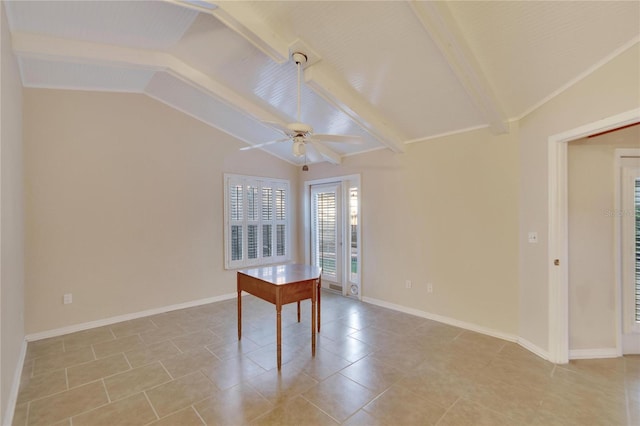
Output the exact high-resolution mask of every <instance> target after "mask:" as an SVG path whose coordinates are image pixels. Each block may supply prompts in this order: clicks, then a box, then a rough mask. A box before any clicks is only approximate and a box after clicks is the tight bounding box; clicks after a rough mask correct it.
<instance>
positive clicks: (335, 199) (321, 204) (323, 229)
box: [311, 183, 343, 291]
mask: <svg viewBox="0 0 640 426" xmlns="http://www.w3.org/2000/svg"><path fill="white" fill-rule="evenodd" d="M341 204H342V197H341V185H340V184H339V183H331V184H322V185H312V186H311V263H312V264H313V265H316V266H318V267H320V268H322V284H323V287H329V288H332V289H334V290H338V291H342V284H343V283H342V276H343V275H342V258H343V253H342V247H343V244H342V228H343V225H342V211H341Z"/></svg>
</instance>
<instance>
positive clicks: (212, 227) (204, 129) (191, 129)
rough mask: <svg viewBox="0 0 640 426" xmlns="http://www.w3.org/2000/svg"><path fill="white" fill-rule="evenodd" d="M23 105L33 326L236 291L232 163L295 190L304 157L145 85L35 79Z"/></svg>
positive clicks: (240, 170) (30, 330)
mask: <svg viewBox="0 0 640 426" xmlns="http://www.w3.org/2000/svg"><path fill="white" fill-rule="evenodd" d="M24 111H25V112H24V114H25V130H24V138H25V169H26V170H25V174H26V196H27V201H26V228H27V234H26V236H27V239H26V253H27V269H26V270H27V274H26V306H27V315H26V318H27V319H26V329H27V333H36V332H42V331H45V330H50V329H56V328H60V327H64V326H69V325H74V324H79V323H83V322H88V321H92V320H98V319H102V318H109V317H113V316H117V315H122V314H127V313H135V312H140V311H144V310H147V309H152V308H160V307H163V306H169V305H174V304H178V303H182V302H189V301H194V300H199V299H203V298H208V297H214V296H220V295H225V294H230V293H233V292H234V291H235V273H234V272H233V271H225V270H224V269H223V265H224V249H223V199H224V198H223V173H225V172H233V173H244V174H251V175H258V176H272V177H278V178H284V179H290V180H291V181H292V183H293V188H292V189H293V190H294V191H296V193H297V186H296V179H297V168H295V167H293V166H292V165H290V164H288V163H286V162H283V161H281V160H278V159H276V158H274V157H272V156H269V155H265V154H264V153H262V152H260V151H258V150H256V151H248V152H239V151H238V149H239V148H240V147H241V146H242V144H241V143H240V142H238V141H237V140H235V139H234V138H232V137H231V136H228V135H226V134H224V133H222V132H220V131H217V130H215V129H212V128H211V127H209V126H207V125H205V124H203V123H201V122H199V121H197V120H195V119H192V118H190V117H188V116H186V115H184V114H182V113H180V112H178V111H176V110H173V109H171V108H169V107H167V106H165V105H163V104H161V103H159V102H157V101H155V100H152V99H149V98H147V97H146V96H144V95H138V94H113V93H111V94H110V93H97V92H80V91H58V90H38V89H27V90H25V99H24ZM292 201H293V203H294V204H295V203H296V202H297V199H296V197H294V198H293V200H292ZM294 225H295V224H294ZM295 250H297V248H296V247H294V251H295ZM65 293H72V294H73V303H72V304H70V305H63V303H62V297H63V294H65Z"/></svg>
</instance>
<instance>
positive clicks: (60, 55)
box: [11, 32, 282, 121]
mask: <svg viewBox="0 0 640 426" xmlns="http://www.w3.org/2000/svg"><path fill="white" fill-rule="evenodd" d="M11 38H12V47H13V51H14V52H15V53H16V55H19V56H23V57H31V58H39V59H45V60H56V61H66V62H75V63H91V64H98V65H110V66H120V67H130V68H136V69H141V68H142V69H150V70H155V71H166V72H169V73H171V74H172V75H174V76H175V77H178V78H180V79H181V80H183V81H185V82H187V83H189V84H191V85H193V86H196V87H197V88H199V89H201V90H203V91H205V92H207V93H209V94H210V95H212V96H214V97H216V98H217V99H219V100H221V101H223V102H225V103H226V104H227V105H229V106H230V107H232V108H235V109H236V110H239V111H240V112H242V113H244V114H246V115H249V116H251V117H252V118H254V119H256V120H259V121H282V119H281V118H280V117H279V116H277V115H275V114H273V113H272V112H270V111H268V110H266V109H264V108H262V107H260V106H259V105H257V104H255V103H253V102H251V101H249V100H247V99H246V98H244V97H243V96H241V95H240V94H238V93H237V92H235V91H234V90H232V89H230V88H229V87H228V86H226V85H224V84H222V83H220V82H219V81H217V80H215V79H213V78H211V77H210V76H208V75H206V74H205V73H203V72H201V71H200V70H198V69H196V68H193V67H191V66H190V65H188V64H187V63H185V62H184V61H181V60H179V59H178V58H176V57H175V56H173V55H171V54H168V53H164V52H158V51H154V50H146V49H133V48H128V47H120V46H113V45H107V44H101V43H94V42H87V41H76V40H69V39H63V38H55V37H47V36H41V35H37V34H30V33H20V32H16V33H13V34H12V36H11Z"/></svg>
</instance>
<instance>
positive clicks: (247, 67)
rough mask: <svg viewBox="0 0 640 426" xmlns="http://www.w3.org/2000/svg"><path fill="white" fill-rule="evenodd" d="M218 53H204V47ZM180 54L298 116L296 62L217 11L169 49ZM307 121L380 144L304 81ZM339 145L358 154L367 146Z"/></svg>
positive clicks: (285, 114)
mask: <svg viewBox="0 0 640 426" xmlns="http://www.w3.org/2000/svg"><path fill="white" fill-rule="evenodd" d="M204 49H206V50H209V51H212V52H216V54H215V55H203V54H202V52H203V50H204ZM169 51H170V52H171V53H172V54H174V55H175V56H176V57H178V58H180V59H181V60H183V61H185V62H187V63H189V64H190V65H191V66H194V67H195V68H197V69H200V70H202V71H204V72H205V73H207V74H209V75H211V76H213V77H215V78H216V80H218V81H220V82H222V83H224V84H225V85H227V86H229V87H230V88H232V89H233V90H235V91H236V92H238V93H239V94H240V95H242V96H244V97H246V98H249V99H252V100H253V101H254V102H256V103H259V104H260V105H262V106H263V107H265V108H268V109H270V110H272V111H273V112H274V113H276V114H277V115H279V116H280V117H281V119H282V120H283V121H284V122H291V121H295V120H296V114H297V70H296V66H295V64H294V63H293V62H285V63H283V64H277V63H275V62H273V61H272V60H271V59H270V58H269V57H267V56H266V55H265V54H263V53H262V52H260V51H258V50H257V49H256V48H255V47H253V46H252V45H250V44H248V43H246V41H244V40H243V39H242V38H241V37H240V36H238V35H237V34H236V33H234V32H232V31H231V30H229V29H228V28H226V27H224V26H222V25H221V24H220V23H219V22H218V21H217V20H215V19H214V18H213V17H211V16H205V15H203V16H200V17H198V19H196V21H195V22H194V24H193V26H192V27H191V28H190V29H189V30H188V31H187V33H186V34H185V37H184V38H183V40H181V41H180V43H178V44H176V45H175V46H174V47H173V48H172V49H170V50H169ZM301 92H302V93H301V99H302V108H301V120H302V121H303V122H305V123H308V124H310V125H311V126H312V127H313V128H314V131H315V132H316V133H331V134H334V133H337V134H356V135H362V136H363V138H364V139H365V144H364V148H366V149H372V148H376V147H377V146H378V145H377V143H376V142H375V141H374V140H373V139H372V138H371V137H370V136H369V135H368V134H367V133H365V132H364V131H363V130H362V128H360V127H359V126H358V125H357V124H355V123H354V122H353V121H352V120H351V119H350V118H349V117H348V116H347V115H346V114H344V113H343V112H341V111H339V110H337V109H335V108H334V107H332V106H330V105H329V104H328V103H327V102H326V101H325V100H324V99H322V98H321V97H319V96H318V95H316V94H315V93H314V92H313V91H312V90H311V89H309V88H308V87H306V86H305V84H304V81H303V83H302V91H301ZM333 148H334V149H335V150H336V151H337V152H340V153H344V154H348V153H353V152H354V150H357V149H362V148H363V146H360V147H353V146H342V145H337V144H335V146H333Z"/></svg>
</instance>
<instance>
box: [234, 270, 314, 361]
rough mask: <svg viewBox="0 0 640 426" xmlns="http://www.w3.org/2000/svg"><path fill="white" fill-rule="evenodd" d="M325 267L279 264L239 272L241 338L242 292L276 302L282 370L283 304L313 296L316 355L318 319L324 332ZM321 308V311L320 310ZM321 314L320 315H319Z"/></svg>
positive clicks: (240, 335)
mask: <svg viewBox="0 0 640 426" xmlns="http://www.w3.org/2000/svg"><path fill="white" fill-rule="evenodd" d="M320 273H321V269H320V268H318V267H316V266H310V265H298V264H295V265H278V266H265V267H260V268H255V269H246V270H242V271H238V274H237V279H238V340H240V339H241V338H242V297H241V296H242V292H243V291H246V292H247V293H250V294H253V295H254V296H256V297H259V298H260V299H262V300H265V301H267V302H271V303H273V304H274V305H276V327H277V338H276V339H277V340H276V343H277V349H278V370H280V367H281V365H282V325H281V312H282V305H286V304H287V303H293V302H297V303H298V322H300V301H301V300H305V299H311V355H312V356H315V354H316V318H317V326H318V332H319V331H320V287H321V278H320ZM316 307H317V311H316ZM316 313H317V316H316Z"/></svg>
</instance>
